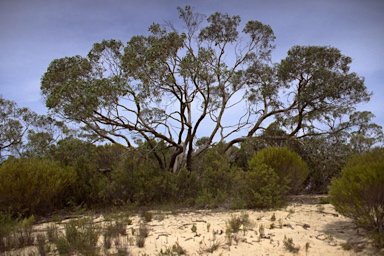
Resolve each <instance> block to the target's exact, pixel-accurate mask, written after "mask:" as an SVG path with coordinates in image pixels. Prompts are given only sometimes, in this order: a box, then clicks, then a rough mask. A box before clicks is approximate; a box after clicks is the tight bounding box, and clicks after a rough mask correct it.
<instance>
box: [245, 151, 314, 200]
mask: <svg viewBox="0 0 384 256" xmlns="http://www.w3.org/2000/svg"><path fill="white" fill-rule="evenodd" d="M261 164H266V165H267V166H269V167H271V168H272V169H273V170H275V172H276V174H277V175H278V177H279V180H278V183H279V185H282V186H285V185H286V180H287V179H288V180H289V183H288V186H289V190H288V191H287V192H288V193H289V194H296V193H297V192H299V191H300V189H301V185H302V184H303V183H304V181H305V180H306V179H307V177H308V175H309V169H308V166H307V164H306V163H305V162H304V161H303V160H302V159H301V157H300V156H299V155H298V154H296V153H295V152H293V151H290V150H289V149H288V148H286V147H267V148H263V149H261V150H259V151H257V152H256V153H255V155H254V157H253V158H252V159H251V160H250V161H249V163H248V165H249V167H250V168H252V167H254V166H259V165H261Z"/></svg>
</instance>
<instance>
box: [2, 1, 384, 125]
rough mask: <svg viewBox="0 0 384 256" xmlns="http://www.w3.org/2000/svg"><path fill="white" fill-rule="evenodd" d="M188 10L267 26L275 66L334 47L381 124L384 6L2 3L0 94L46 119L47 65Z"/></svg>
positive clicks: (367, 3) (357, 3)
mask: <svg viewBox="0 0 384 256" xmlns="http://www.w3.org/2000/svg"><path fill="white" fill-rule="evenodd" d="M185 5H191V6H192V7H194V8H195V11H197V12H200V13H204V14H206V15H210V14H212V13H214V12H216V11H219V12H223V13H228V14H230V15H240V16H241V19H242V24H245V22H246V21H248V20H259V21H261V22H263V23H264V24H268V25H270V26H271V27H272V29H273V30H274V33H275V35H276V37H277V39H276V41H275V44H276V49H275V51H274V52H273V53H272V56H273V60H274V61H279V60H280V59H282V58H284V57H285V56H286V52H287V51H288V49H289V48H291V47H292V46H294V45H330V46H334V47H337V48H339V49H340V50H341V51H342V53H343V54H345V55H348V56H350V57H352V59H353V63H352V71H354V72H356V73H358V74H359V75H360V76H363V77H365V83H366V86H367V87H368V90H369V91H372V92H373V93H374V96H373V97H372V99H371V102H370V103H368V104H364V105H361V106H359V109H360V110H370V111H372V112H373V113H374V114H375V115H376V119H375V120H374V121H375V122H376V123H378V124H380V125H381V126H384V88H383V82H384V42H383V41H384V40H383V39H384V1H382V0H316V1H315V0H269V1H267V0H265V1H261V0H237V1H236V0H232V1H230V0H195V1H192V0H190V1H186V0H185V1H183V0H157V1H156V0H108V1H107V0H105V1H99V0H0V94H2V95H3V97H4V98H6V99H8V100H13V101H16V102H17V103H18V105H19V106H20V107H29V108H31V109H32V110H34V111H36V112H38V113H39V114H46V113H47V109H46V108H45V105H44V102H43V100H42V96H41V94H40V78H41V77H42V75H43V74H44V72H45V71H46V70H47V67H48V65H49V63H50V62H51V61H52V60H54V59H57V58H62V57H65V56H74V55H82V56H85V55H86V54H87V53H88V51H89V50H90V49H91V47H92V45H93V43H96V42H101V41H102V40H103V39H112V38H114V39H119V40H122V41H123V42H127V41H128V40H129V39H130V38H131V37H132V36H134V35H142V34H146V33H147V30H148V27H149V25H151V24H152V23H153V22H155V23H161V24H164V23H165V22H166V21H174V22H177V21H178V13H177V10H176V8H177V6H181V7H184V6H185Z"/></svg>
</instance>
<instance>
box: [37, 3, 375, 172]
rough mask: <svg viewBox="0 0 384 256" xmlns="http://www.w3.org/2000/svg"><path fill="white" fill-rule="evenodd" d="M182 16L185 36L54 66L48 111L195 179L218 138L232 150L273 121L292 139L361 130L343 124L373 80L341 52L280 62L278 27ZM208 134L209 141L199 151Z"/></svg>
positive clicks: (298, 51) (159, 31)
mask: <svg viewBox="0 0 384 256" xmlns="http://www.w3.org/2000/svg"><path fill="white" fill-rule="evenodd" d="M178 11H179V18H180V20H181V21H180V22H177V23H175V24H177V25H179V27H178V28H177V27H175V26H176V25H175V26H174V25H166V26H161V25H160V24H157V23H153V24H152V25H151V26H150V27H149V30H148V31H149V33H148V34H147V35H145V36H144V35H137V36H133V37H131V38H130V39H129V41H128V42H127V43H126V44H124V43H123V42H121V41H119V40H115V39H111V40H103V41H102V42H99V43H95V44H94V45H93V47H92V49H90V51H89V53H88V55H86V56H72V57H64V58H61V59H56V60H53V61H52V62H51V63H50V65H49V67H48V69H47V72H46V73H45V74H44V75H43V77H42V79H41V91H42V94H43V95H44V98H45V99H46V106H47V107H48V108H49V109H50V110H51V111H52V112H54V113H56V114H58V115H59V116H60V117H62V118H65V119H66V120H71V121H75V122H77V123H78V124H79V125H81V126H82V128H83V131H84V132H85V133H87V134H88V135H93V136H94V135H96V136H98V137H103V139H108V140H109V141H113V142H115V143H118V141H120V142H124V143H125V146H127V147H130V146H132V145H133V144H134V143H133V142H135V140H136V139H137V137H139V138H138V139H142V140H145V142H147V143H148V144H149V146H150V149H151V155H152V156H153V157H154V158H155V159H156V161H157V163H158V165H159V166H158V167H159V169H161V170H167V169H168V168H169V169H173V170H174V171H175V172H177V171H179V170H181V169H182V168H183V166H184V165H183V164H184V162H185V166H186V168H187V169H188V170H189V171H191V170H192V168H191V167H192V166H193V162H196V160H197V159H199V157H200V156H201V153H202V152H204V151H205V150H208V149H209V148H210V147H211V146H212V145H213V144H214V143H215V141H214V138H219V139H220V140H224V139H225V138H228V137H229V136H231V137H233V138H234V139H233V140H231V141H230V142H228V148H230V147H231V146H233V145H234V144H235V143H238V142H242V141H244V140H246V138H247V137H248V138H249V137H253V136H257V135H258V134H257V132H258V131H260V130H261V129H262V128H263V127H265V123H266V122H269V121H270V120H271V119H272V120H273V121H274V122H276V123H278V124H279V125H280V126H281V127H282V130H284V131H286V136H287V137H293V136H294V135H296V134H298V133H299V134H300V135H308V133H310V134H312V133H315V132H317V131H318V129H317V127H313V126H314V124H319V125H320V124H321V125H322V127H327V126H329V127H330V129H329V130H328V131H327V132H332V131H333V130H337V129H334V128H340V129H341V130H344V129H348V128H350V127H351V126H353V125H354V124H353V123H351V124H350V123H348V122H346V123H341V122H339V121H340V120H344V119H345V117H347V116H349V115H350V114H351V113H352V112H353V111H354V109H355V105H356V104H358V103H360V102H364V101H368V100H369V98H370V93H369V92H367V88H366V87H365V85H364V79H363V78H361V77H359V76H358V75H357V74H355V73H353V72H350V71H349V68H350V64H351V61H352V59H351V58H350V57H348V56H344V55H342V54H341V52H340V50H338V49H336V48H334V47H330V46H326V47H323V46H294V47H292V48H291V49H290V50H289V51H288V55H287V57H286V58H285V59H283V60H281V62H280V63H271V62H270V60H271V51H272V50H273V49H274V45H273V42H274V40H275V35H274V33H273V30H272V28H271V27H270V26H269V25H265V24H263V23H261V22H260V21H257V20H249V21H247V22H241V18H240V16H237V15H235V16H230V15H228V14H225V13H219V12H216V13H213V14H211V15H209V16H208V18H207V19H205V15H203V14H200V13H195V12H193V8H191V7H190V6H186V7H185V8H178ZM241 26H242V27H241ZM235 46H236V47H235ZM228 52H233V53H234V54H233V57H234V59H232V60H229V59H230V58H225V55H226V54H227V53H228ZM238 97H240V98H238ZM281 97H284V99H281ZM170 102H172V105H173V108H169V104H170ZM235 102H237V104H234V103H235ZM191 106H198V107H194V108H192V107H191ZM175 109H177V110H178V111H175ZM238 109H243V110H244V113H240V114H239V115H238V118H239V119H238V120H231V121H230V123H227V120H226V118H225V116H227V115H226V113H227V112H228V111H237V110H238ZM255 109H257V111H254V110H255ZM122 113H129V115H128V116H124V114H122ZM169 120H172V121H171V123H169ZM212 121H213V122H212ZM203 124H204V125H203ZM205 124H209V125H205ZM323 124H325V125H323ZM335 124H336V125H339V127H334V126H335ZM201 129H204V130H205V131H204V132H205V133H206V134H207V136H206V138H207V139H204V140H200V141H198V144H197V145H198V146H197V147H194V144H195V142H196V140H195V138H196V136H197V135H198V134H199V131H200V130H201ZM117 131H119V132H117ZM322 133H323V131H322ZM244 134H247V136H244ZM133 137H135V138H133ZM153 141H160V142H162V143H163V144H164V145H166V147H167V148H168V152H167V153H164V147H157V145H156V143H153V144H152V142H153ZM197 148H198V149H197Z"/></svg>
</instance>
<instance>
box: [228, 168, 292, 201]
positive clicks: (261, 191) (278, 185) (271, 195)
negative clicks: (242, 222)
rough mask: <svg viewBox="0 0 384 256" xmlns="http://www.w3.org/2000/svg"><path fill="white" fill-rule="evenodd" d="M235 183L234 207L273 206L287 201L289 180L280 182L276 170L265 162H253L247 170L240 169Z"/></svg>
mask: <svg viewBox="0 0 384 256" xmlns="http://www.w3.org/2000/svg"><path fill="white" fill-rule="evenodd" d="M234 183H235V185H234V197H233V202H232V207H233V208H273V207H279V206H282V205H283V204H284V202H285V198H284V194H285V193H286V191H287V189H288V186H287V185H286V184H287V180H286V179H283V180H282V181H280V182H279V177H278V175H277V174H276V172H275V171H274V170H273V169H272V168H270V167H269V166H267V165H265V164H261V165H256V166H253V164H252V165H251V169H250V170H249V171H247V172H245V171H241V170H239V171H238V172H237V173H236V175H235V178H234ZM284 183H285V184H284Z"/></svg>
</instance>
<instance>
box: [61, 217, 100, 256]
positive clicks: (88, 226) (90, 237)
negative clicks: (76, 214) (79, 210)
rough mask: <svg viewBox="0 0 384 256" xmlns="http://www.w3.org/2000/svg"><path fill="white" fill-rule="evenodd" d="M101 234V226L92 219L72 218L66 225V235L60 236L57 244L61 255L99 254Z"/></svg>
mask: <svg viewBox="0 0 384 256" xmlns="http://www.w3.org/2000/svg"><path fill="white" fill-rule="evenodd" d="M100 235H101V228H100V227H99V226H97V225H95V224H94V223H93V222H92V220H91V219H89V218H84V219H79V220H71V221H70V222H69V223H67V224H66V226H65V235H64V236H60V237H58V238H57V239H56V240H55V244H56V247H57V250H58V252H59V254H60V255H73V254H82V255H97V253H98V251H99V248H98V247H97V246H96V245H97V241H98V238H99V236H100Z"/></svg>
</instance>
